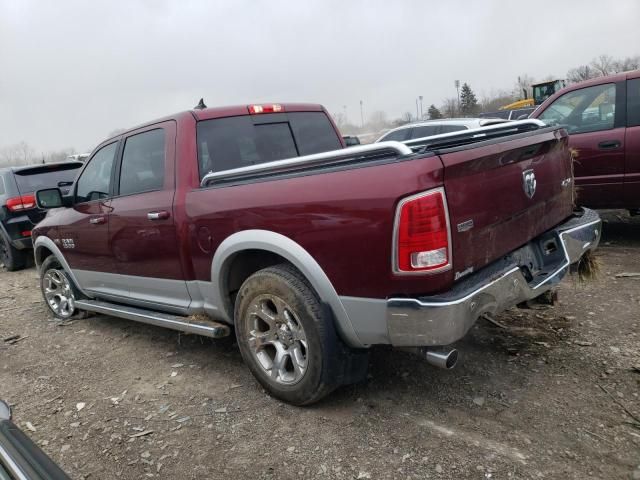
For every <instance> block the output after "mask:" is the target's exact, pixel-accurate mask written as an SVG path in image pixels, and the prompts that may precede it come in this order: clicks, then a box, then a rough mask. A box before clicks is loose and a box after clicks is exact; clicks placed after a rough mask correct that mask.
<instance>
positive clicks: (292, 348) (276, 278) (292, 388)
mask: <svg viewBox="0 0 640 480" xmlns="http://www.w3.org/2000/svg"><path fill="white" fill-rule="evenodd" d="M327 317H328V315H327V314H326V313H325V312H324V311H323V308H322V306H321V304H320V302H319V300H318V298H317V296H316V294H315V292H314V291H313V289H312V288H311V286H310V285H309V284H308V282H307V281H306V280H305V278H304V277H303V276H302V275H301V274H300V273H299V272H298V271H297V270H295V269H294V268H292V267H290V266H288V265H278V266H275V267H269V268H265V269H264V270H260V271H258V272H256V273H254V274H253V275H251V276H250V277H249V278H248V279H247V280H246V281H245V282H244V284H243V285H242V287H240V291H239V292H238V296H237V298H236V304H235V324H236V337H237V340H238V345H239V347H240V353H241V354H242V358H243V359H244V361H245V363H246V364H247V365H248V367H249V369H250V370H251V372H252V373H253V375H254V376H255V377H256V379H257V380H258V382H260V384H261V385H262V386H263V387H264V388H265V390H267V392H269V393H270V394H271V395H273V396H274V397H276V398H279V399H280V400H283V401H285V402H288V403H291V404H294V405H306V404H310V403H313V402H316V401H318V400H320V399H321V398H322V397H324V396H325V395H327V394H329V393H330V392H331V391H332V390H334V389H335V388H336V387H337V386H338V385H339V384H340V383H343V382H341V381H340V379H341V378H343V377H344V375H342V372H341V366H342V365H344V364H345V363H348V362H344V361H341V358H343V357H344V352H345V347H344V346H343V345H342V344H341V341H340V339H339V338H338V336H337V335H336V333H335V330H334V328H333V320H332V318H330V316H329V318H327ZM338 347H341V348H338Z"/></svg>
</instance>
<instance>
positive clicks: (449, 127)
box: [440, 125, 467, 133]
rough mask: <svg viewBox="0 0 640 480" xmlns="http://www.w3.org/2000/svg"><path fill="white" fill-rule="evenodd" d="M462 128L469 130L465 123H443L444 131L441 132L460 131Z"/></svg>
mask: <svg viewBox="0 0 640 480" xmlns="http://www.w3.org/2000/svg"><path fill="white" fill-rule="evenodd" d="M462 130H467V127H465V126H464V125H442V131H441V132H440V133H451V132H460V131H462Z"/></svg>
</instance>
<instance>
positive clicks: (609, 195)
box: [531, 70, 640, 214]
mask: <svg viewBox="0 0 640 480" xmlns="http://www.w3.org/2000/svg"><path fill="white" fill-rule="evenodd" d="M531 117H532V118H538V119H540V120H542V121H543V122H545V123H546V124H548V125H560V126H562V127H564V128H566V129H567V131H568V132H569V146H570V147H571V148H573V149H575V152H576V159H575V160H576V161H575V162H574V175H575V181H576V185H577V192H578V202H579V203H580V205H585V206H587V207H590V208H624V209H628V210H630V211H631V213H633V214H638V213H639V212H640V193H639V192H640V190H639V189H638V186H639V185H640V70H635V71H631V72H623V73H618V74H615V75H609V76H605V77H598V78H594V79H591V80H586V81H584V82H579V83H575V84H573V85H571V86H569V87H567V88H564V89H562V90H560V91H559V92H557V93H555V94H554V95H553V96H551V97H550V98H548V99H547V100H546V101H545V102H544V103H543V104H542V105H540V107H538V108H537V109H536V111H535V112H534V113H533V114H532V115H531Z"/></svg>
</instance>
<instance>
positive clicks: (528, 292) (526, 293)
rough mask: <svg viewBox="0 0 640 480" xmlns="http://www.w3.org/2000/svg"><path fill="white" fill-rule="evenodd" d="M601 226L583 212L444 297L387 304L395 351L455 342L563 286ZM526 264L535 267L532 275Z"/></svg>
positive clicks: (593, 245) (596, 238)
mask: <svg viewBox="0 0 640 480" xmlns="http://www.w3.org/2000/svg"><path fill="white" fill-rule="evenodd" d="M601 227H602V222H601V220H600V217H599V216H598V214H597V213H596V212H594V211H593V210H589V209H583V210H582V212H581V214H578V215H576V216H574V217H572V218H571V219H570V220H569V221H567V222H565V223H564V224H562V225H560V226H558V227H556V228H555V229H553V230H551V231H549V232H547V233H545V234H543V235H541V236H540V237H538V238H537V239H535V240H533V241H532V242H530V243H529V244H527V245H525V246H524V247H522V248H521V249H518V250H516V251H514V252H512V253H511V254H510V255H508V256H507V257H505V258H504V259H502V260H500V261H498V262H495V263H494V264H492V265H490V266H488V267H485V268H484V269H482V270H481V271H479V272H477V273H475V274H473V275H471V276H470V277H469V278H467V279H465V280H463V281H461V282H460V283H459V284H457V285H456V287H455V288H454V289H453V290H452V291H451V292H448V293H447V294H445V295H440V296H434V297H419V298H390V299H388V300H387V302H386V307H387V308H386V310H387V329H388V335H389V342H390V343H391V344H392V345H395V346H430V345H448V344H450V343H453V342H455V341H456V340H458V339H460V338H461V337H463V336H464V335H465V334H466V333H467V331H468V330H469V329H470V328H471V326H472V325H473V324H474V323H475V322H476V320H477V319H478V318H479V317H480V316H481V315H483V314H485V313H492V314H495V313H499V312H501V311H503V310H506V309H507V308H510V307H512V306H514V305H516V304H518V303H520V302H524V301H526V300H530V299H532V298H535V297H537V296H539V295H541V294H542V293H544V292H545V291H547V290H549V289H550V288H551V287H552V286H554V285H556V284H557V283H558V282H560V280H561V279H562V278H563V277H564V275H565V274H566V273H567V271H568V270H569V267H570V266H571V265H572V264H575V263H576V262H578V260H580V258H581V257H582V256H583V255H584V254H585V252H587V251H588V250H593V249H595V248H596V247H597V246H598V243H599V242H600V235H601V231H602V228H601ZM524 260H526V262H525V261H524ZM522 265H535V268H534V273H532V272H531V271H530V270H528V269H526V268H523V267H522Z"/></svg>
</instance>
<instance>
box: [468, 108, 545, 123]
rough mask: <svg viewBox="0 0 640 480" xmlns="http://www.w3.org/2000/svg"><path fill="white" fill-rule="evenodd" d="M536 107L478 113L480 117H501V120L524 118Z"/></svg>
mask: <svg viewBox="0 0 640 480" xmlns="http://www.w3.org/2000/svg"><path fill="white" fill-rule="evenodd" d="M535 109H536V107H527V108H514V109H513V110H498V111H497V112H485V113H481V114H479V115H478V117H480V118H502V119H503V120H524V119H525V118H528V117H529V115H531V114H532V113H533V112H534V111H535Z"/></svg>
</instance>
